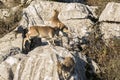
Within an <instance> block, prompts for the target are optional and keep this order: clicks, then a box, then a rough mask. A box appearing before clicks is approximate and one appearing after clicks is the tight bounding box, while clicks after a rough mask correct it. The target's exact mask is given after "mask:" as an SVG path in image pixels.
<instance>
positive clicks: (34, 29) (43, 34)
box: [22, 26, 59, 48]
mask: <svg viewBox="0 0 120 80" xmlns="http://www.w3.org/2000/svg"><path fill="white" fill-rule="evenodd" d="M55 35H56V36H58V35H59V29H58V28H53V27H50V26H31V27H29V28H28V32H27V33H26V34H25V36H26V37H25V38H24V40H23V44H22V46H23V48H24V45H25V42H26V41H27V40H28V41H29V42H30V39H31V38H33V37H40V38H46V39H47V40H48V43H49V44H51V41H52V44H54V40H55Z"/></svg>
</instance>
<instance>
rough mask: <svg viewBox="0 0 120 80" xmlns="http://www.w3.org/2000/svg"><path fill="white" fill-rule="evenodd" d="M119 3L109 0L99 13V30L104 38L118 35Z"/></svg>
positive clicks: (119, 33) (119, 31)
mask: <svg viewBox="0 0 120 80" xmlns="http://www.w3.org/2000/svg"><path fill="white" fill-rule="evenodd" d="M119 6H120V3H114V2H110V3H108V4H107V6H106V8H105V9H104V10H103V12H102V13H101V15H100V18H99V21H100V22H103V23H101V24H100V26H101V31H102V33H103V34H104V38H105V39H109V38H113V37H120V14H119V13H120V12H119V11H120V7H119Z"/></svg>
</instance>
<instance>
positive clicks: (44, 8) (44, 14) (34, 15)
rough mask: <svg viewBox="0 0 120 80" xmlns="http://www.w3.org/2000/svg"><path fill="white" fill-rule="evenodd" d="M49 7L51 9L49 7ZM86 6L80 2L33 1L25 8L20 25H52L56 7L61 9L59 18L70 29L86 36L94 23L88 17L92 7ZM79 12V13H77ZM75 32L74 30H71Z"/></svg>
mask: <svg viewBox="0 0 120 80" xmlns="http://www.w3.org/2000/svg"><path fill="white" fill-rule="evenodd" d="M48 8H49V9H48ZM89 8H90V7H86V6H85V5H83V4H80V3H58V2H47V1H36V0H35V1H33V2H32V3H31V4H30V5H29V7H27V8H26V9H24V12H23V14H24V15H23V18H22V20H21V22H20V25H22V26H23V27H27V26H32V25H51V23H50V18H51V17H52V13H53V10H54V9H57V10H58V11H60V14H59V16H58V17H59V19H60V20H61V22H63V23H64V24H65V25H66V26H67V27H68V28H70V30H74V33H75V34H76V33H77V34H78V36H80V37H81V36H84V35H85V34H86V32H88V30H87V28H88V27H89V26H90V25H91V24H93V22H92V21H91V20H90V19H88V18H87V16H89V15H90V13H89V11H91V13H93V14H94V12H92V8H91V9H90V10H89V11H88V9H89ZM76 14H77V15H76ZM71 32H73V31H71Z"/></svg>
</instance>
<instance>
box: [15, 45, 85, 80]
mask: <svg viewBox="0 0 120 80" xmlns="http://www.w3.org/2000/svg"><path fill="white" fill-rule="evenodd" d="M56 55H57V56H59V57H63V58H64V57H69V56H70V57H73V56H72V54H71V53H70V52H69V51H68V50H67V49H65V48H62V47H57V46H56V47H52V46H41V47H37V48H36V49H34V50H33V51H31V52H29V54H28V57H27V58H24V59H23V60H22V61H20V62H19V63H18V65H17V68H16V71H15V75H14V80H23V79H25V80H31V79H32V80H39V79H41V80H44V79H45V80H46V79H48V80H49V79H50V80H58V79H59V77H58V73H57V61H58V57H57V56H56ZM77 57H78V58H77V59H78V61H79V60H83V63H82V62H81V63H79V64H76V69H75V70H76V72H75V73H74V75H72V77H71V78H70V79H69V80H72V78H73V79H74V78H76V79H75V80H77V79H80V80H86V77H85V71H84V68H85V67H84V66H85V64H84V63H85V62H84V61H85V60H86V58H85V57H83V56H82V55H81V56H77ZM73 58H75V57H73ZM79 58H80V59H79ZM75 61H76V60H75ZM78 61H76V62H78ZM81 65H82V66H81ZM78 66H79V67H78ZM79 70H80V71H79ZM78 72H80V73H78Z"/></svg>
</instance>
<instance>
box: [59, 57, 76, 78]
mask: <svg viewBox="0 0 120 80" xmlns="http://www.w3.org/2000/svg"><path fill="white" fill-rule="evenodd" d="M74 68H75V62H74V60H73V58H72V57H65V59H64V61H63V63H61V62H59V61H58V62H57V72H58V75H59V78H60V80H64V79H65V80H68V78H69V77H70V76H71V75H72V74H73V72H74Z"/></svg>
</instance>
